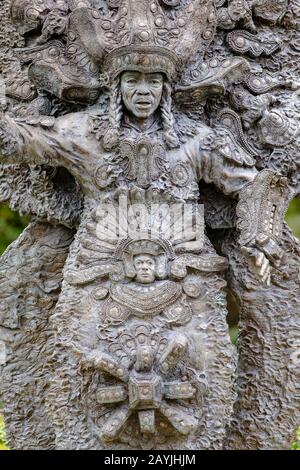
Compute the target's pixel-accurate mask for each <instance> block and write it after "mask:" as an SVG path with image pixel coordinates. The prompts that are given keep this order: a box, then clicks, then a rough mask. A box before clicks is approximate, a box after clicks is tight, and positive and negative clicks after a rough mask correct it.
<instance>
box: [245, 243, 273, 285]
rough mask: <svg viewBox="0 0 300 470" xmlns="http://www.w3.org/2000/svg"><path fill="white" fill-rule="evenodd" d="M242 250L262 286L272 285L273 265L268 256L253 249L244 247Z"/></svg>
mask: <svg viewBox="0 0 300 470" xmlns="http://www.w3.org/2000/svg"><path fill="white" fill-rule="evenodd" d="M241 250H242V253H243V255H244V256H245V258H246V259H247V261H248V265H249V268H250V269H251V271H252V272H253V273H254V274H255V276H256V277H257V279H258V280H259V281H260V282H261V283H262V284H265V285H267V286H269V285H270V284H271V264H270V261H269V260H268V258H267V257H266V255H265V254H264V253H263V252H262V251H260V250H258V249H257V248H253V247H246V246H243V247H242V249H241Z"/></svg>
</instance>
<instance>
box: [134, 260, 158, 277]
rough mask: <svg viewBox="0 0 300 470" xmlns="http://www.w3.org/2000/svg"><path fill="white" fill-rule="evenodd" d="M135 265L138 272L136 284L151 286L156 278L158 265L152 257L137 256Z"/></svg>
mask: <svg viewBox="0 0 300 470" xmlns="http://www.w3.org/2000/svg"><path fill="white" fill-rule="evenodd" d="M133 265H134V268H135V271H136V278H135V280H136V282H140V283H141V284H151V283H152V282H154V281H155V277H156V263H155V259H154V258H153V256H151V255H136V256H134V258H133Z"/></svg>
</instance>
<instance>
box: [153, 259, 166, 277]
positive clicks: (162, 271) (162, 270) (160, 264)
mask: <svg viewBox="0 0 300 470" xmlns="http://www.w3.org/2000/svg"><path fill="white" fill-rule="evenodd" d="M155 261H156V276H157V278H158V279H165V278H166V277H167V275H168V267H167V259H166V256H165V255H159V256H157V257H156V260H155Z"/></svg>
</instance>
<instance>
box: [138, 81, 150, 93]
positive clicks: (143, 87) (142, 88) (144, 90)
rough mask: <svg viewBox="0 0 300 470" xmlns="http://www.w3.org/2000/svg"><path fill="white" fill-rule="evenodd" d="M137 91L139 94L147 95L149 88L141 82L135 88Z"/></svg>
mask: <svg viewBox="0 0 300 470" xmlns="http://www.w3.org/2000/svg"><path fill="white" fill-rule="evenodd" d="M137 92H138V94H139V95H148V94H149V89H148V87H147V86H146V84H145V83H141V84H140V85H139V87H138V89H137Z"/></svg>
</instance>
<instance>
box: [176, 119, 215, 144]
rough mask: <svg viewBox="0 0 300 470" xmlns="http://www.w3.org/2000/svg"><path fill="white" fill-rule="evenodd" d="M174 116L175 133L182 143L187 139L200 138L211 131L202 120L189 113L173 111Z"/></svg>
mask: <svg viewBox="0 0 300 470" xmlns="http://www.w3.org/2000/svg"><path fill="white" fill-rule="evenodd" d="M174 118H175V125H174V128H175V131H176V134H177V135H178V137H179V140H180V142H181V143H183V144H184V143H186V142H187V141H189V140H201V139H202V138H204V136H206V135H207V134H209V133H210V131H211V129H210V127H209V126H207V125H206V124H205V123H204V122H202V120H199V119H195V117H193V116H191V115H188V114H185V113H181V112H176V111H175V112H174Z"/></svg>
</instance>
